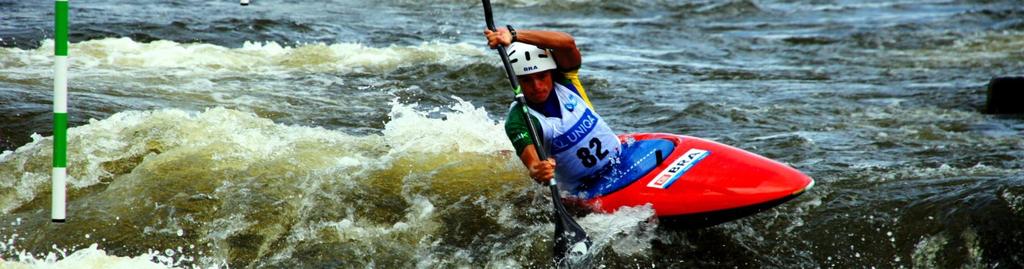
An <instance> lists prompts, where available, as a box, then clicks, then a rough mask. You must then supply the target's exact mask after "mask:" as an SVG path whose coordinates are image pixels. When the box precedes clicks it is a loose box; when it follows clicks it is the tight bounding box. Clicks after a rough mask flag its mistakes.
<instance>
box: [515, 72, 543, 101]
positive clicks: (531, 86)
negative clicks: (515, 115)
mask: <svg viewBox="0 0 1024 269" xmlns="http://www.w3.org/2000/svg"><path fill="white" fill-rule="evenodd" d="M517 78H519V85H520V86H522V87H523V94H524V95H526V100H527V101H529V102H530V103H534V104H539V103H543V102H544V101H545V100H547V99H548V94H551V88H552V84H551V71H544V72H537V73H533V74H529V75H522V76H517Z"/></svg>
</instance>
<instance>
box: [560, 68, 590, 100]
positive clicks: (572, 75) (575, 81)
mask: <svg viewBox="0 0 1024 269" xmlns="http://www.w3.org/2000/svg"><path fill="white" fill-rule="evenodd" d="M579 72H580V70H579V69H576V70H572V71H569V72H565V73H563V74H565V78H567V79H569V81H572V86H573V87H576V91H578V92H580V97H583V102H586V103H587V106H588V107H590V110H595V109H594V105H592V104H590V98H588V97H587V90H584V89H583V84H582V83H580V75H579Z"/></svg>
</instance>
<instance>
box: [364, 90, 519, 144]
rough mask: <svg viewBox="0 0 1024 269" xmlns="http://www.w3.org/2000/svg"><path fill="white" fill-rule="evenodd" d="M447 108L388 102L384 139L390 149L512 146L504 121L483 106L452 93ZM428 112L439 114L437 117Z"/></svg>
mask: <svg viewBox="0 0 1024 269" xmlns="http://www.w3.org/2000/svg"><path fill="white" fill-rule="evenodd" d="M452 99H454V101H455V104H453V105H451V106H450V107H449V108H450V109H451V111H445V112H441V111H440V109H433V110H430V111H421V110H420V109H419V107H418V105H416V104H411V105H403V104H400V103H397V101H394V102H392V106H391V112H390V113H388V116H390V117H391V120H390V121H388V122H387V124H385V125H384V140H385V141H387V142H388V145H389V146H391V151H392V152H405V153H420V152H434V153H440V152H452V151H454V152H476V153H486V152H496V151H500V150H512V149H513V148H512V145H511V144H510V143H508V142H507V141H506V139H504V138H505V137H506V135H505V131H504V127H503V126H504V124H503V123H500V122H496V121H494V120H492V119H491V118H490V116H489V115H488V114H487V111H486V110H484V109H483V108H477V107H474V106H473V104H471V103H469V102H466V101H464V100H462V99H461V98H459V97H456V96H452ZM431 114H440V118H438V117H437V116H432V115H431Z"/></svg>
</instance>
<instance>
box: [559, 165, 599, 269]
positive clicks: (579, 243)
mask: <svg viewBox="0 0 1024 269" xmlns="http://www.w3.org/2000/svg"><path fill="white" fill-rule="evenodd" d="M551 200H552V201H553V203H554V205H555V212H554V214H555V246H554V253H552V254H553V255H554V257H553V258H554V262H555V264H556V265H558V267H559V268H589V267H590V258H591V257H592V255H591V253H590V250H591V249H590V247H591V246H593V244H594V243H593V242H591V241H590V237H588V236H587V232H586V231H584V230H583V227H580V224H579V223H576V220H574V219H573V218H572V216H570V215H569V212H566V210H565V205H563V204H562V199H561V195H559V194H558V187H556V186H554V185H552V186H551Z"/></svg>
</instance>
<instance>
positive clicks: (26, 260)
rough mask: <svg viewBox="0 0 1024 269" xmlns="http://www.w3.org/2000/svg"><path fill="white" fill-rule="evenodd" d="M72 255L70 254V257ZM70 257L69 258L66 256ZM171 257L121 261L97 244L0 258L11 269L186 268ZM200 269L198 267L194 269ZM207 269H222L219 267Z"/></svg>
mask: <svg viewBox="0 0 1024 269" xmlns="http://www.w3.org/2000/svg"><path fill="white" fill-rule="evenodd" d="M68 252H70V254H67V253H68ZM65 254H66V255H65ZM166 254H167V255H164V254H163V253H160V252H158V251H152V250H151V251H149V252H147V253H144V254H142V255H138V256H134V257H121V256H116V255H110V254H107V252H106V251H104V250H103V249H100V248H99V247H98V245H97V244H92V245H90V246H89V247H88V248H83V249H78V250H74V251H68V250H63V249H58V251H57V252H50V253H47V254H44V255H41V256H36V255H33V254H31V253H28V252H24V251H21V252H18V255H17V256H16V257H8V258H7V260H4V259H2V258H0V268H10V269H80V268H110V269H166V268H184V267H182V266H181V263H182V262H183V261H187V260H188V258H183V257H175V254H176V253H174V252H168V253H166ZM193 268H197V267H193ZM207 268H220V266H218V265H214V266H210V267H207Z"/></svg>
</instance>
